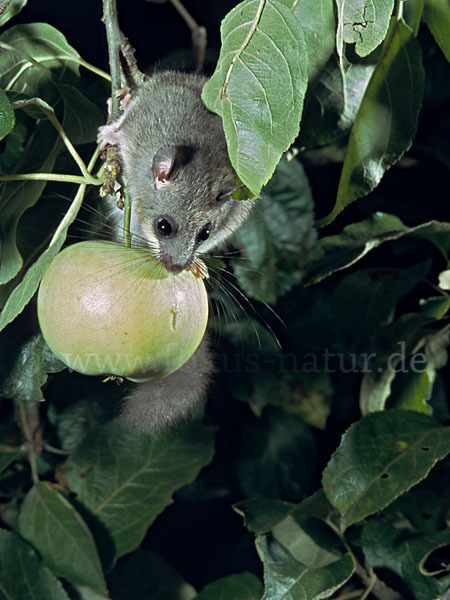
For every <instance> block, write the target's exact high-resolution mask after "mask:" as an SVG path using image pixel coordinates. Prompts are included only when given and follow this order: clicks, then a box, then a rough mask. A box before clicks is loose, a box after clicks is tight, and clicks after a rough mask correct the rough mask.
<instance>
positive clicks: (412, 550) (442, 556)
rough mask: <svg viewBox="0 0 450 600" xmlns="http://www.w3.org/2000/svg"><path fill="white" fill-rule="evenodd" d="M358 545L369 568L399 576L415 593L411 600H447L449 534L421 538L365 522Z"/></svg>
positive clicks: (433, 534) (383, 523)
mask: <svg viewBox="0 0 450 600" xmlns="http://www.w3.org/2000/svg"><path fill="white" fill-rule="evenodd" d="M422 500H425V498H423V499H422ZM426 502H429V499H428V498H427V499H426ZM425 506H426V504H425ZM361 542H362V550H363V552H364V556H365V557H366V560H367V561H368V563H369V564H370V566H371V567H372V568H373V569H380V570H381V569H386V570H389V571H390V572H393V573H395V574H396V575H398V576H399V577H400V578H401V579H402V580H403V581H404V582H405V583H406V584H407V585H408V587H409V589H410V590H414V596H411V597H414V600H430V598H435V599H437V598H442V600H444V598H445V599H446V598H447V597H448V596H446V595H444V594H445V593H446V592H448V590H449V586H450V567H449V564H448V559H446V557H448V552H449V549H450V531H449V530H442V531H434V532H429V533H426V534H422V533H419V532H417V531H412V532H411V531H409V530H407V529H406V528H396V527H392V526H391V525H389V524H387V523H385V522H380V521H368V522H367V523H365V524H364V526H363V529H362V536H361ZM405 591H406V588H405ZM440 594H443V595H442V596H441V595H440Z"/></svg>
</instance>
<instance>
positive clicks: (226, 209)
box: [129, 144, 252, 274]
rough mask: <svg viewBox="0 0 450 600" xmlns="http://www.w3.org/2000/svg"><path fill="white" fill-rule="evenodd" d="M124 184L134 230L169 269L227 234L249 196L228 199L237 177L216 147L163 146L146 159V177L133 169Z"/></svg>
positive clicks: (182, 264) (246, 209)
mask: <svg viewBox="0 0 450 600" xmlns="http://www.w3.org/2000/svg"><path fill="white" fill-rule="evenodd" d="M142 167H143V168H144V169H145V166H144V165H142ZM148 168H149V165H148V162H147V169H148ZM130 175H131V173H129V176H130ZM129 187H130V194H131V198H132V210H133V211H134V213H135V216H134V219H133V221H132V224H133V225H134V226H133V229H134V230H136V229H137V230H138V231H139V233H140V235H141V236H144V237H145V239H146V240H148V242H149V243H150V245H151V246H152V247H153V248H154V249H155V251H156V253H157V256H158V258H159V260H160V262H161V264H162V265H163V266H164V267H165V269H166V270H167V271H168V272H171V273H174V274H176V273H179V272H180V271H182V270H183V269H185V268H187V267H189V266H191V265H192V263H193V261H194V260H195V259H198V258H199V256H200V255H201V254H204V253H206V252H208V251H209V250H211V249H212V248H214V247H215V246H217V245H218V244H219V243H220V242H222V241H223V240H225V239H226V238H227V237H228V236H229V235H231V234H232V233H233V232H234V231H235V230H236V229H237V228H238V227H239V226H240V225H241V224H242V223H243V221H244V220H245V219H246V217H247V216H248V214H249V212H250V210H251V208H252V202H251V201H244V200H236V199H234V198H233V194H234V193H235V191H236V189H237V187H239V186H238V185H237V177H236V174H235V172H234V171H233V169H232V167H231V164H230V162H229V160H228V156H227V155H226V154H225V153H224V152H223V151H221V150H220V149H211V151H210V152H209V153H205V151H204V149H203V148H202V149H200V148H198V147H197V148H196V147H195V146H194V145H189V144H167V145H165V146H162V147H161V148H159V149H158V150H157V151H156V153H155V154H154V156H153V158H152V160H151V181H150V182H149V178H148V175H147V177H144V178H142V177H141V176H140V175H139V174H138V173H134V174H133V176H132V177H129Z"/></svg>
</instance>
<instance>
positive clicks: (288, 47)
mask: <svg viewBox="0 0 450 600" xmlns="http://www.w3.org/2000/svg"><path fill="white" fill-rule="evenodd" d="M221 37H222V47H221V51H220V56H219V62H218V65H217V68H216V71H215V72H214V74H213V76H212V78H211V79H210V80H209V81H208V82H207V83H206V85H205V87H204V88H203V93H202V97H203V101H204V102H205V104H206V106H207V107H208V108H209V109H210V110H212V111H213V112H216V113H217V114H218V115H220V116H221V117H222V120H223V127H224V131H225V136H226V139H227V144H228V152H229V155H230V159H231V163H232V165H233V167H234V169H235V170H236V173H237V174H238V176H239V178H240V179H241V180H242V182H243V183H244V184H245V185H246V186H247V187H248V188H249V189H250V190H251V192H252V193H253V194H254V195H255V196H258V195H259V193H260V190H261V187H262V186H263V185H264V184H265V183H267V181H268V180H269V179H270V177H271V176H272V174H273V172H274V170H275V167H276V165H277V163H278V161H279V160H280V158H281V156H282V154H283V152H285V151H286V150H287V149H288V148H289V147H290V145H291V144H292V142H293V141H294V139H295V138H296V136H297V134H298V131H299V123H300V117H301V113H302V106H303V97H304V94H305V90H306V83H307V52H306V46H305V40H304V35H303V31H302V29H301V26H300V23H299V21H298V19H297V18H296V17H295V16H294V15H293V14H292V12H291V11H290V9H289V8H288V6H286V5H285V3H284V2H282V1H280V0H245V1H244V2H241V3H240V4H238V5H237V6H236V7H235V8H234V9H233V10H232V11H230V12H229V13H228V15H227V16H226V17H225V19H224V21H223V22H222V26H221Z"/></svg>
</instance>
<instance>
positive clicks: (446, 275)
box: [439, 269, 450, 290]
mask: <svg viewBox="0 0 450 600" xmlns="http://www.w3.org/2000/svg"><path fill="white" fill-rule="evenodd" d="M439 287H440V288H441V289H442V290H450V269H446V270H445V271H441V273H439Z"/></svg>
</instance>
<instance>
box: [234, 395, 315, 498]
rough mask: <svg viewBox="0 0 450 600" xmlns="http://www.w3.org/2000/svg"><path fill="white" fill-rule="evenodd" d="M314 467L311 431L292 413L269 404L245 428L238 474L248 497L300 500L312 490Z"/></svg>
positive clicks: (313, 444)
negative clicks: (259, 416)
mask: <svg viewBox="0 0 450 600" xmlns="http://www.w3.org/2000/svg"><path fill="white" fill-rule="evenodd" d="M306 454H307V455H308V461H304V460H303V457H304V456H305V455H306ZM315 467H316V447H315V441H314V438H313V435H312V433H311V431H310V430H309V428H308V427H307V426H306V425H304V424H303V423H302V422H301V421H299V420H298V419H296V418H295V417H291V416H290V415H287V414H286V413H284V412H283V411H281V410H279V409H274V408H272V407H268V408H266V410H265V411H264V413H263V415H262V417H261V418H260V419H257V420H255V419H252V420H251V421H249V422H248V423H247V426H246V427H245V428H244V430H243V433H242V438H241V447H240V454H239V459H238V465H237V476H238V479H239V483H240V485H241V488H242V490H243V492H244V494H245V495H246V496H247V497H262V498H277V499H283V500H289V501H290V500H299V499H300V498H302V497H305V496H307V495H308V494H309V493H310V491H311V487H312V484H313V480H314V477H315Z"/></svg>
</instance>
